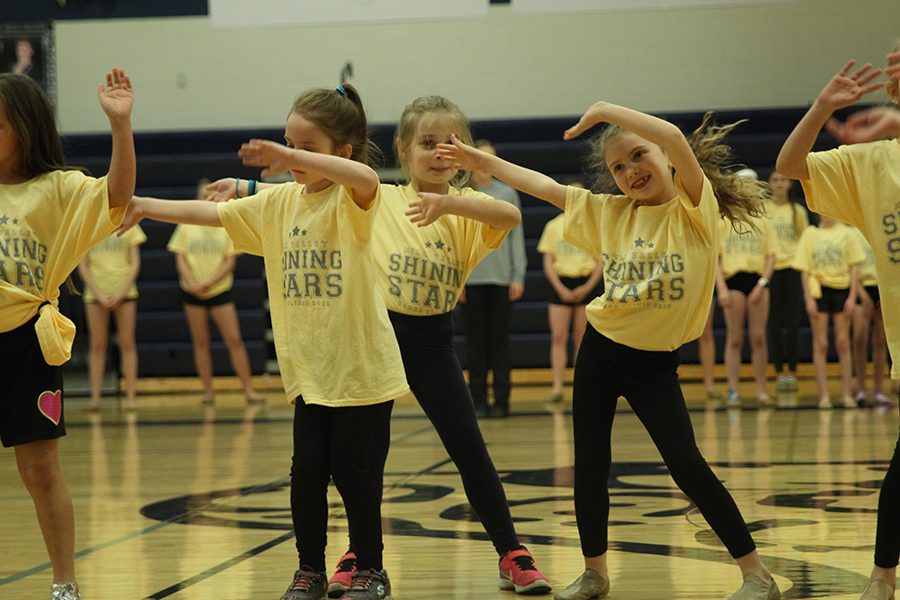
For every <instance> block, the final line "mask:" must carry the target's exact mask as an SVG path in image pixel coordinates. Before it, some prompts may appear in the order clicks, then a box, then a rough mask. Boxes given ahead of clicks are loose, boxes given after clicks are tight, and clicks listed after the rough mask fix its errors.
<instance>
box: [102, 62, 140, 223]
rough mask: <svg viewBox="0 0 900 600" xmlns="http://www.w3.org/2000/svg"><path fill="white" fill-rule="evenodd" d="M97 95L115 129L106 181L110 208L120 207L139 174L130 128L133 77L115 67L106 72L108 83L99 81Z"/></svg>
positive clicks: (131, 192) (128, 197) (127, 197)
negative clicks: (131, 78) (130, 77)
mask: <svg viewBox="0 0 900 600" xmlns="http://www.w3.org/2000/svg"><path fill="white" fill-rule="evenodd" d="M97 96H98V97H99V99H100V106H101V107H103V112H105V113H106V116H107V118H108V119H109V126H110V129H111V131H112V156H111V157H110V160H109V175H108V176H107V179H106V181H107V186H108V190H109V191H108V194H109V207H110V208H117V207H119V206H125V205H126V204H128V201H129V200H131V196H132V195H133V194H134V182H135V178H136V173H137V160H136V159H135V156H134V134H133V132H132V130H131V107H132V103H133V94H132V90H131V80H130V79H129V78H128V76H127V75H126V74H125V71H123V70H122V69H119V68H114V69H113V70H112V71H110V72H109V73H107V74H106V85H104V84H102V83H101V84H100V89H99V90H97Z"/></svg>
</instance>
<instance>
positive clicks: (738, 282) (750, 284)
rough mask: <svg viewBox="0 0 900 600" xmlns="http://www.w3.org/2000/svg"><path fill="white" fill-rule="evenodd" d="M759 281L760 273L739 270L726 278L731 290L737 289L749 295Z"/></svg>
mask: <svg viewBox="0 0 900 600" xmlns="http://www.w3.org/2000/svg"><path fill="white" fill-rule="evenodd" d="M757 282H759V273H748V272H747V271H738V272H737V273H735V274H734V275H732V276H731V277H729V278H728V279H726V280H725V285H727V286H728V289H729V290H737V291H739V292H743V293H744V295H745V296H749V295H750V292H752V291H753V288H755V287H756V284H757Z"/></svg>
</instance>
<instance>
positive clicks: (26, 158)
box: [0, 73, 82, 180]
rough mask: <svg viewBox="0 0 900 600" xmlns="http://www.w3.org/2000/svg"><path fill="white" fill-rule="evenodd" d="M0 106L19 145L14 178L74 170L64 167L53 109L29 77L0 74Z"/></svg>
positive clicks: (45, 96) (30, 177)
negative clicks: (16, 175)
mask: <svg viewBox="0 0 900 600" xmlns="http://www.w3.org/2000/svg"><path fill="white" fill-rule="evenodd" d="M0 105H2V109H3V110H5V111H6V118H7V119H8V120H9V122H10V124H11V125H12V128H13V132H14V133H15V135H16V138H17V139H18V141H19V152H20V154H19V160H18V161H17V164H16V166H15V168H16V172H17V174H18V175H21V176H22V177H24V178H25V179H26V180H28V179H32V178H34V177H37V176H38V175H42V174H44V173H49V172H50V171H67V170H73V169H76V167H67V166H66V164H65V163H66V161H65V155H64V153H63V145H62V139H60V137H59V131H58V130H57V129H56V119H55V117H54V113H53V106H52V105H51V104H50V100H49V99H48V98H47V94H45V93H44V90H42V89H41V86H39V85H38V84H37V83H36V82H35V81H34V80H33V79H32V78H31V77H28V76H27V75H18V74H15V73H2V74H0ZM78 170H82V169H78Z"/></svg>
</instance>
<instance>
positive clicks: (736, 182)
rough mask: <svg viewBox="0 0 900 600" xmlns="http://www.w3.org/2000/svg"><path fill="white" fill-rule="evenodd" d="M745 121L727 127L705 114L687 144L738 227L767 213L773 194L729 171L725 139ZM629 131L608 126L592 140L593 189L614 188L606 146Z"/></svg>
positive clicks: (721, 209)
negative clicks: (765, 203) (767, 199)
mask: <svg viewBox="0 0 900 600" xmlns="http://www.w3.org/2000/svg"><path fill="white" fill-rule="evenodd" d="M745 121H746V119H743V120H741V121H737V122H735V123H731V124H728V125H716V124H714V123H713V122H712V113H711V112H708V113H706V114H705V115H703V120H702V121H701V122H700V126H699V127H697V129H695V130H694V131H693V133H691V134H690V135H689V136H687V141H688V144H689V145H690V146H691V149H692V150H693V151H694V156H696V157H697V162H698V163H700V167H701V168H702V169H703V174H704V175H706V178H707V179H709V181H710V183H711V184H712V187H713V192H715V194H716V198H717V199H718V201H719V213H720V214H721V215H722V216H723V217H728V219H729V220H730V221H731V222H732V223H734V224H736V223H738V222H743V223H746V222H747V221H748V217H761V216H763V215H764V214H765V209H764V207H763V200H765V199H766V198H768V197H769V196H770V195H771V192H770V191H769V189H768V186H767V185H766V184H765V183H763V182H762V181H759V180H758V179H747V178H745V177H740V176H738V175H737V174H735V173H734V172H732V171H730V170H729V169H731V168H734V167H735V166H737V165H734V164H733V163H732V162H731V160H732V158H733V157H732V153H731V147H730V146H728V145H727V144H723V143H722V138H724V137H725V136H726V135H728V134H729V133H731V131H732V130H733V129H734V128H735V127H737V126H738V125H740V124H741V123H744V122H745ZM624 131H626V130H625V129H623V128H622V127H619V126H618V125H607V127H606V129H604V130H603V132H602V133H601V134H600V135H598V136H596V137H595V138H594V139H592V140H591V141H590V146H591V150H590V154H589V156H588V168H589V169H590V170H591V171H592V172H593V173H595V181H594V184H593V187H594V189H595V190H597V191H602V192H608V191H609V190H612V189H615V187H616V186H615V181H614V180H613V177H612V173H610V172H609V168H608V167H607V166H606V158H605V154H606V147H607V144H608V143H609V141H610V140H611V139H613V138H614V137H615V136H617V135H619V134H620V133H622V132H624Z"/></svg>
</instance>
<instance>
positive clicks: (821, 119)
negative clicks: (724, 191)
mask: <svg viewBox="0 0 900 600" xmlns="http://www.w3.org/2000/svg"><path fill="white" fill-rule="evenodd" d="M893 50H894V51H893V52H892V53H891V54H888V56H887V60H888V63H889V66H888V67H887V68H886V69H885V72H886V73H887V74H888V75H890V77H891V80H890V81H889V82H888V84H887V86H886V90H887V93H888V97H889V98H890V99H891V101H892V102H893V103H894V104H895V105H898V106H900V81H898V80H900V41H898V42H897V43H896V44H895V45H894V49H893ZM853 65H854V61H850V62H849V63H847V64H846V65H845V66H844V67H843V68H842V69H841V70H840V71H839V72H838V73H837V74H836V75H835V76H834V77H832V79H831V80H830V81H829V82H828V84H826V86H825V87H824V88H823V89H822V91H821V92H819V95H818V97H817V98H816V100H815V102H813V105H812V107H810V109H809V111H807V113H806V115H805V116H804V117H803V119H802V120H801V121H800V123H799V124H798V125H797V127H796V128H794V131H793V132H792V133H791V135H790V136H789V137H788V139H787V141H786V142H785V144H784V146H783V147H782V149H781V152H780V153H779V155H778V162H777V164H778V170H779V171H780V172H782V173H784V174H785V175H787V176H788V177H793V178H795V179H799V180H800V182H801V184H802V185H803V190H804V192H805V193H806V200H807V202H808V204H809V207H810V208H811V209H812V210H815V211H817V212H819V213H822V214H828V215H831V216H833V217H835V218H837V219H840V220H842V221H844V222H845V223H849V224H850V225H853V226H855V227H858V228H859V230H860V231H862V233H863V235H865V237H866V239H867V240H868V241H869V243H870V244H871V245H872V250H873V252H874V259H875V272H876V273H877V275H878V282H879V289H880V292H881V305H882V311H883V313H884V324H885V333H886V335H887V340H888V347H889V349H890V352H891V357H892V358H893V361H894V367H893V370H892V372H891V377H892V378H894V379H898V378H900V276H898V275H900V274H898V267H900V237H898V233H900V215H898V212H897V199H898V198H900V113H898V112H897V111H896V110H894V109H891V108H878V109H873V110H868V111H864V112H862V113H856V114H854V115H852V116H851V117H850V118H849V119H848V120H847V122H846V123H840V122H838V121H836V120H835V119H833V118H832V115H833V113H834V111H835V110H838V109H841V108H844V107H847V106H850V105H851V104H853V103H855V102H856V101H857V100H859V99H860V98H862V97H863V96H865V95H866V94H868V93H871V92H873V91H875V90H877V89H880V88H881V87H885V85H884V84H883V83H871V81H872V79H873V78H874V77H876V76H877V75H878V73H879V72H880V69H875V70H874V71H873V70H872V69H871V67H872V66H871V65H865V66H863V67H862V68H860V69H858V70H856V71H852V69H853ZM826 124H828V130H829V132H830V133H832V135H834V136H835V137H837V138H838V139H839V140H841V141H842V142H843V143H845V144H851V145H847V146H841V147H840V148H837V149H834V150H829V151H827V152H812V147H813V143H815V141H816V138H817V136H818V134H819V131H820V130H821V129H822V127H823V126H826ZM886 137H891V138H892V139H890V140H888V139H885V138H886ZM860 142H868V143H860ZM898 507H900V440H898V443H897V446H896V448H895V449H894V455H893V458H892V459H891V464H890V466H889V467H888V471H887V474H886V475H885V477H884V481H883V482H882V484H881V494H880V496H879V498H878V526H877V530H876V534H875V565H874V567H873V568H872V574H871V578H870V581H869V583H868V585H867V586H866V589H865V591H864V592H863V595H862V597H861V600H891V599H892V598H893V597H894V586H895V585H896V582H897V563H898V561H900V508H898Z"/></svg>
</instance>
